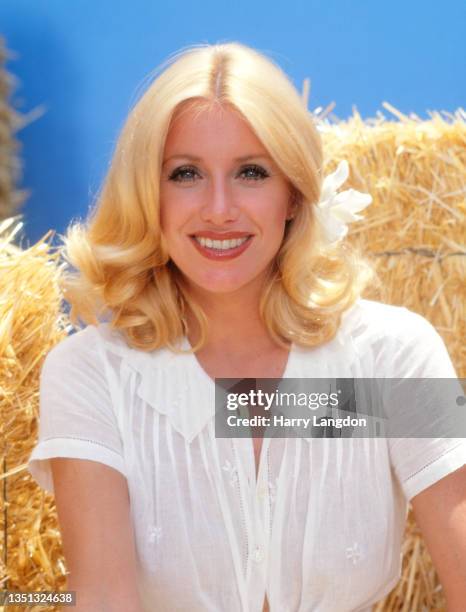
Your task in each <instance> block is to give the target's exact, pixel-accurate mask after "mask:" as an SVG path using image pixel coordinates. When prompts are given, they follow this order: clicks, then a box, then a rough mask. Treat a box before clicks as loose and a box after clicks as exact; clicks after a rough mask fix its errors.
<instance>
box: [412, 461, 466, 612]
mask: <svg viewBox="0 0 466 612" xmlns="http://www.w3.org/2000/svg"><path fill="white" fill-rule="evenodd" d="M411 504H412V507H413V512H414V516H415V518H416V521H417V523H418V525H419V527H420V529H421V531H422V535H423V537H424V540H425V542H426V545H427V548H428V550H429V553H430V555H431V557H432V561H433V562H434V565H435V568H436V570H437V572H438V575H439V578H440V582H441V583H442V586H443V589H444V592H445V596H446V600H447V607H448V608H447V609H448V612H463V611H464V610H465V602H466V466H463V467H462V468H459V469H457V470H455V471H454V472H452V473H450V474H449V475H448V476H445V477H444V478H442V479H441V480H439V481H437V482H436V483H434V484H433V485H431V486H430V487H427V488H426V489H424V490H423V491H421V492H420V493H418V495H415V496H414V497H413V498H412V500H411Z"/></svg>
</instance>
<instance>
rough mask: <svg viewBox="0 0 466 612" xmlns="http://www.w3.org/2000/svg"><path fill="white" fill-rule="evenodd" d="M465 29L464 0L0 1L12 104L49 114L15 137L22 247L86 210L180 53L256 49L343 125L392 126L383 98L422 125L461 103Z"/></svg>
mask: <svg viewBox="0 0 466 612" xmlns="http://www.w3.org/2000/svg"><path fill="white" fill-rule="evenodd" d="M465 30H466V4H465V3H464V0H455V1H447V2H441V3H434V2H430V3H427V2H425V1H423V2H421V1H420V0H414V1H411V2H402V1H401V0H393V1H391V2H390V3H386V2H374V1H369V0H364V1H360V2H356V1H353V2H350V1H343V0H340V1H337V0H321V1H316V0H307V1H304V0H303V1H293V0H291V1H289V2H286V3H284V2H273V1H272V0H267V1H264V0H254V1H252V2H244V0H236V1H235V2H233V1H231V2H228V3H225V2H220V1H219V0H217V1H212V0H207V1H206V0H204V1H202V2H199V1H198V2H186V1H184V0H183V1H178V2H160V1H156V0H124V1H118V0H98V1H96V0H76V1H75V2H72V1H71V0H69V1H65V0H1V1H0V34H2V35H3V36H4V37H5V38H6V43H7V47H8V48H9V50H10V51H11V52H12V53H14V57H13V58H12V59H11V60H10V61H9V62H8V65H7V67H8V70H9V71H10V72H11V73H13V74H14V75H15V77H17V79H18V83H17V85H16V89H15V91H14V94H13V96H12V104H13V105H14V107H15V108H16V109H17V110H19V111H20V112H22V113H27V112H30V111H31V110H34V109H36V110H37V109H39V108H40V109H41V110H42V111H43V112H42V114H41V115H40V116H39V117H37V118H36V119H35V120H34V121H31V123H29V125H27V126H26V127H24V128H23V129H22V130H21V131H20V132H19V133H18V138H19V140H20V141H21V143H22V151H21V157H22V161H23V165H24V171H23V176H22V179H21V183H20V185H19V186H20V187H23V188H25V189H28V190H30V195H29V197H28V199H27V201H26V203H25V205H24V207H23V208H22V209H21V211H20V212H23V213H24V221H25V229H24V238H25V241H23V243H22V244H23V247H26V246H27V244H28V243H31V244H32V243H33V242H35V241H36V240H38V239H39V238H40V237H41V236H42V235H43V234H45V232H46V231H47V230H48V229H50V228H53V229H55V230H57V232H60V233H63V232H64V230H65V228H66V226H67V224H68V223H69V222H70V221H71V220H72V219H73V218H78V217H79V218H83V217H84V216H85V215H86V214H87V212H88V209H89V207H90V206H91V205H92V203H93V201H94V197H95V194H96V192H97V190H98V188H99V186H100V183H101V181H102V178H103V176H104V174H105V171H106V168H107V166H108V163H109V160H110V156H111V152H112V149H113V146H114V143H115V140H116V137H117V135H118V131H119V129H120V128H121V126H122V124H123V122H124V119H125V117H126V115H127V113H128V111H129V109H130V107H131V104H132V103H133V102H134V101H135V97H136V95H137V92H138V90H140V88H141V86H142V85H143V84H144V82H145V79H146V78H147V76H148V75H149V74H150V73H151V71H153V70H154V69H155V68H156V67H157V66H158V65H159V64H160V63H161V62H162V61H164V60H165V59H166V58H167V57H168V56H169V55H171V54H172V53H174V52H175V51H177V50H179V49H180V48H182V47H185V46H187V45H190V44H195V43H203V42H208V43H215V42H225V41H232V40H236V41H239V42H242V43H245V44H247V45H251V46H253V47H256V48H257V49H259V50H261V51H263V52H266V53H268V54H270V55H271V57H272V58H273V59H274V60H275V61H276V62H278V63H279V64H280V65H281V67H282V68H283V69H284V70H285V71H286V72H287V73H288V74H289V75H290V77H291V78H292V80H293V82H294V83H295V85H296V86H297V87H298V89H299V90H302V84H303V80H304V78H306V77H309V78H310V79H311V93H310V99H309V108H311V109H312V110H314V109H316V108H317V107H319V106H322V107H324V108H326V107H327V106H328V105H329V104H330V103H331V102H335V103H336V106H335V108H334V110H333V115H334V116H336V117H338V118H340V119H346V118H348V117H349V116H350V115H351V114H352V107H353V106H355V107H356V108H357V110H358V111H359V113H360V114H361V115H362V117H363V118H368V117H374V116H375V115H376V113H377V112H378V111H382V112H383V114H384V115H385V116H386V117H387V118H389V119H395V118H394V117H393V116H392V115H391V114H390V113H389V112H388V111H386V110H384V109H383V108H382V103H383V102H384V101H388V102H389V103H390V104H392V105H393V106H395V107H396V108H397V109H398V110H400V111H402V112H403V113H405V114H409V113H411V112H414V113H416V114H417V115H418V116H419V117H421V118H424V119H426V118H428V115H427V112H426V111H428V110H446V111H448V112H454V111H455V110H456V109H457V108H458V107H460V106H463V107H464V100H465V89H466V85H465V78H464V75H465V73H466V70H465V68H466V66H465V47H466V43H465V37H464V32H465Z"/></svg>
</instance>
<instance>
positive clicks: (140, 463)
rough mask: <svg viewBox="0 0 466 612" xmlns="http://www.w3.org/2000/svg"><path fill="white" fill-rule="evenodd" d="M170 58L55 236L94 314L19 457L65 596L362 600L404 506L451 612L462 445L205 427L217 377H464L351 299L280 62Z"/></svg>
mask: <svg viewBox="0 0 466 612" xmlns="http://www.w3.org/2000/svg"><path fill="white" fill-rule="evenodd" d="M163 68H164V69H163V71H162V72H161V73H160V74H159V76H158V77H157V78H156V79H155V80H154V81H153V83H152V84H151V85H150V87H149V88H148V89H147V91H146V92H145V93H144V95H143V96H142V97H141V99H140V100H139V102H138V103H137V104H136V105H135V107H134V109H133V110H132V111H131V113H130V115H129V117H128V120H127V122H126V124H125V126H124V128H123V130H122V133H121V136H120V139H119V141H118V144H117V147H116V150H115V153H114V157H113V161H112V164H111V167H110V170H109V172H108V176H107V178H106V181H105V184H104V186H103V188H102V190H101V193H100V196H99V200H98V202H97V205H96V207H95V209H94V210H93V211H92V214H91V216H90V218H89V219H88V220H87V221H86V223H85V224H80V223H76V224H74V225H73V226H71V227H70V228H69V230H68V233H67V236H66V240H65V246H66V252H65V255H66V257H67V259H68V261H69V262H70V263H71V264H72V265H73V266H74V267H75V269H76V271H75V273H74V274H71V273H70V274H68V275H67V277H66V278H65V279H64V290H65V297H66V299H67V300H68V301H69V302H70V304H71V305H72V315H73V317H74V321H75V322H76V321H77V320H78V319H77V317H79V318H80V319H81V320H82V321H84V322H85V323H86V324H87V325H86V327H84V328H83V329H80V330H79V331H78V332H77V333H75V334H73V335H71V336H69V337H68V338H66V339H65V340H64V341H62V342H61V343H59V344H58V346H56V347H55V348H54V349H53V350H52V351H51V352H50V353H49V354H48V356H47V358H46V360H45V363H44V365H43V369H42V375H41V388H40V393H41V395H40V400H41V404H40V410H41V415H40V416H41V418H40V435H39V441H38V443H37V446H36V447H35V448H34V450H33V453H32V455H31V457H30V464H29V465H30V470H31V473H32V474H33V476H34V478H35V479H36V480H37V481H38V482H39V484H40V485H41V486H43V487H44V488H45V489H48V490H50V491H52V492H54V494H55V498H56V503H57V510H58V515H59V520H60V525H61V531H62V537H63V545H64V552H65V557H66V561H67V566H68V569H69V571H70V576H69V583H68V587H69V589H71V590H76V591H77V608H76V609H77V610H79V611H81V610H86V611H87V612H88V611H90V610H92V611H94V610H95V611H101V610H102V611H103V610H105V611H107V610H108V611H112V612H113V611H120V610H121V611H125V612H127V611H128V610H130V611H135V612H139V611H141V610H144V611H147V612H153V611H157V612H175V611H179V612H181V611H183V612H188V611H189V612H261V611H262V610H271V611H272V612H285V611H286V612H310V611H311V610H313V611H318V612H350V611H351V612H356V611H359V612H363V611H364V612H366V611H368V610H370V609H371V608H372V606H373V604H374V603H375V602H377V601H378V600H380V599H381V598H382V597H383V596H384V595H386V594H387V593H388V592H389V591H390V590H391V589H392V588H393V587H394V586H395V585H396V583H397V581H398V579H399V576H400V565H401V542H402V535H403V528H404V522H405V518H406V508H407V502H408V500H410V501H411V502H412V504H413V507H414V509H415V512H416V517H417V519H418V521H419V524H420V526H421V529H422V532H423V534H424V537H425V539H426V541H427V544H428V546H429V549H430V551H431V553H432V556H433V559H434V562H435V565H436V567H437V569H438V572H439V574H440V578H441V580H442V584H443V586H444V588H445V592H446V595H447V598H448V602H449V606H450V607H449V611H450V612H457V611H459V610H463V609H464V608H463V607H462V606H463V605H464V601H466V587H465V583H466V581H465V567H466V527H465V525H466V521H465V520H464V519H465V514H464V508H465V504H466V491H465V489H466V474H465V468H462V466H463V465H464V463H465V459H466V446H465V444H464V440H463V439H452V438H445V437H439V438H435V439H418V440H414V441H413V440H410V439H398V440H397V441H396V444H395V443H394V441H393V440H391V439H388V438H387V439H380V438H379V439H375V438H360V439H351V438H348V439H339V440H337V439H329V438H321V439H315V438H307V437H303V436H301V437H286V436H283V437H280V436H275V437H268V436H265V437H260V436H255V437H251V436H249V437H246V438H237V437H234V436H230V437H224V438H221V437H216V435H215V426H214V413H215V403H214V390H215V384H214V380H215V379H216V378H217V379H218V378H234V379H242V378H277V379H283V380H285V379H287V378H294V379H305V378H312V377H324V378H325V377H329V378H357V377H371V376H372V377H382V378H384V377H391V376H393V377H401V378H405V377H445V378H451V377H455V376H456V375H455V371H454V368H453V366H452V364H451V361H450V358H449V356H448V353H447V351H446V348H445V345H444V344H443V342H442V340H441V338H440V336H439V335H438V334H437V332H436V331H435V330H434V329H433V327H432V326H431V325H430V324H429V323H428V322H427V321H426V320H425V319H424V318H422V317H421V316H419V315H417V314H415V313H412V312H410V311H408V310H406V309H405V308H400V307H394V306H388V305H384V304H381V303H377V302H373V301H368V300H364V299H361V297H360V296H361V292H362V290H363V289H364V287H365V286H366V285H367V283H368V282H370V281H371V279H372V276H371V270H370V267H369V266H368V265H367V264H365V263H364V261H363V260H362V259H361V258H360V257H359V256H358V255H357V254H355V253H352V252H351V251H350V249H349V248H348V246H346V245H345V243H344V240H343V239H342V237H343V235H344V233H345V231H346V225H345V223H344V215H343V216H342V214H340V217H339V218H338V217H337V215H336V214H333V217H332V216H331V213H332V211H331V210H330V208H331V207H330V208H329V207H327V208H325V206H318V203H319V202H320V203H321V204H322V198H323V197H324V195H325V194H324V193H323V191H324V190H323V185H324V180H325V177H323V176H322V147H321V141H320V137H319V133H318V131H317V130H316V127H315V125H314V123H313V121H312V118H311V116H310V114H309V113H308V112H307V110H306V109H305V107H304V105H303V104H302V101H301V99H300V97H299V95H298V93H297V92H296V90H295V89H294V87H293V86H292V85H291V83H290V81H289V80H288V79H287V77H286V76H285V75H284V74H283V73H282V72H281V70H280V69H279V68H278V67H277V66H276V65H275V64H274V63H273V62H272V61H271V60H269V59H268V58H267V57H265V56H264V55H262V54H260V53H258V52H256V51H255V50H253V49H250V48H248V47H246V46H243V45H241V44H237V43H230V44H221V45H212V46H210V45H204V46H199V47H194V48H190V49H188V50H184V51H183V52H182V53H180V54H178V55H177V56H175V57H173V58H171V60H170V61H169V62H168V64H167V65H165V66H164V67H163ZM344 170H345V168H344V166H341V169H340V171H339V172H340V177H339V178H340V180H341V173H342V171H343V173H344ZM333 179H335V180H337V179H338V177H335V176H334V177H333ZM325 191H326V195H327V196H329V193H330V191H331V190H330V191H329V183H327V184H326V187H325ZM330 195H331V193H330ZM352 195H353V197H354V195H355V194H354V193H353V194H352ZM329 201H330V200H329ZM366 204H367V200H366V201H365V203H362V201H361V200H359V204H358V203H356V205H354V200H353V204H352V206H353V208H352V212H351V210H350V209H351V201H349V205H348V207H347V210H346V219H347V220H351V218H355V217H354V216H353V217H351V215H352V214H353V213H354V212H355V211H357V210H359V209H361V208H363V207H364V206H365V205H366ZM329 211H330V212H329ZM340 212H341V211H340ZM342 219H343V220H342ZM406 410H409V406H407V407H406ZM414 443H415V444H414ZM460 468H461V469H460ZM442 527H443V528H442Z"/></svg>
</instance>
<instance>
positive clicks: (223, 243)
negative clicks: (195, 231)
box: [194, 236, 248, 251]
mask: <svg viewBox="0 0 466 612" xmlns="http://www.w3.org/2000/svg"><path fill="white" fill-rule="evenodd" d="M194 238H195V239H196V240H197V242H199V244H200V245H201V246H203V247H207V248H209V249H217V250H219V251H227V250H228V249H234V248H236V247H238V246H239V245H240V244H243V242H246V240H247V239H248V236H245V237H244V238H234V239H233V240H211V239H210V238H204V237H203V236H194Z"/></svg>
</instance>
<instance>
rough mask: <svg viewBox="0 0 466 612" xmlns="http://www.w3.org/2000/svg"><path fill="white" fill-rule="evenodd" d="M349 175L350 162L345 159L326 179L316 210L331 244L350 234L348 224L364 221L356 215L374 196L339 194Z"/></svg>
mask: <svg viewBox="0 0 466 612" xmlns="http://www.w3.org/2000/svg"><path fill="white" fill-rule="evenodd" d="M348 174H349V167H348V162H347V161H346V160H345V159H343V160H342V161H341V162H340V163H339V164H338V167H337V169H336V170H335V172H332V174H329V175H328V176H326V177H325V179H324V181H323V184H322V193H321V196H320V200H319V202H318V204H317V206H316V208H315V212H316V217H317V219H318V221H319V222H320V224H321V226H322V228H323V230H324V233H325V237H326V239H327V240H328V242H329V243H333V242H337V241H338V240H341V239H342V238H344V237H345V236H346V234H347V233H348V225H347V224H348V223H352V222H353V221H359V220H360V219H363V216H362V215H357V214H355V213H357V212H359V211H361V210H363V209H364V208H366V206H369V204H371V202H372V196H371V195H370V194H369V193H363V192H361V191H356V190H355V189H347V190H345V191H340V192H339V193H337V189H338V188H339V187H340V186H341V185H343V183H344V182H345V181H346V179H347V178H348Z"/></svg>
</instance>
